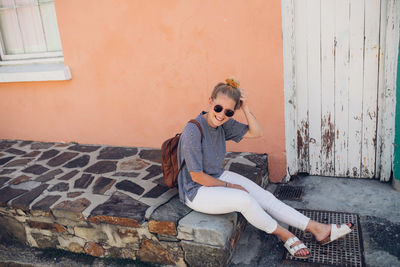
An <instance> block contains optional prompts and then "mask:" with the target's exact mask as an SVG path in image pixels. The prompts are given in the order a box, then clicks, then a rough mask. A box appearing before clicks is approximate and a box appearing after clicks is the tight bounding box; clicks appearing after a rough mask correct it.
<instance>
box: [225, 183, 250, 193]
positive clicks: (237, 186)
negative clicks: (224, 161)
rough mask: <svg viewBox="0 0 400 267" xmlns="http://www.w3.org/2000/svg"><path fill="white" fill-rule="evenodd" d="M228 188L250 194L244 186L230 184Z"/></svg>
mask: <svg viewBox="0 0 400 267" xmlns="http://www.w3.org/2000/svg"><path fill="white" fill-rule="evenodd" d="M228 187H229V188H234V189H239V190H242V191H245V192H247V193H248V192H249V191H247V190H246V188H244V187H243V186H241V185H238V184H231V183H228Z"/></svg>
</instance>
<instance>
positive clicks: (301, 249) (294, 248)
mask: <svg viewBox="0 0 400 267" xmlns="http://www.w3.org/2000/svg"><path fill="white" fill-rule="evenodd" d="M282 241H283V240H282ZM283 242H284V246H285V248H286V249H287V250H288V251H289V253H290V254H291V255H292V256H294V257H296V258H299V259H307V258H309V257H310V256H311V253H310V251H309V250H308V248H307V247H306V246H305V245H304V243H303V242H301V241H300V240H299V239H298V238H297V237H296V236H294V235H293V236H292V237H291V238H289V239H287V240H285V241H283Z"/></svg>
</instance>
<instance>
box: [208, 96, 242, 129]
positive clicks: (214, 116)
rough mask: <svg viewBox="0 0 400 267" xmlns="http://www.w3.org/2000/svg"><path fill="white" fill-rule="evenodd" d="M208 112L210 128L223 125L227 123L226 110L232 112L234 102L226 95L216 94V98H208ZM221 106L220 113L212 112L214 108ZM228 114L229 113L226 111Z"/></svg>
mask: <svg viewBox="0 0 400 267" xmlns="http://www.w3.org/2000/svg"><path fill="white" fill-rule="evenodd" d="M209 104H210V106H209V110H208V119H207V121H208V124H210V125H211V127H214V128H216V127H218V126H220V125H222V124H224V123H225V122H227V121H228V119H229V117H228V116H226V113H227V110H230V111H234V108H235V101H234V100H233V99H232V98H230V97H229V96H227V95H224V94H221V93H219V94H217V97H216V98H214V99H212V98H211V97H210V99H209ZM217 105H219V106H221V107H222V108H223V110H222V111H221V112H216V111H215V110H214V108H215V106H217ZM228 114H229V111H228Z"/></svg>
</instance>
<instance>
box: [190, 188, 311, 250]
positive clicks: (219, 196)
mask: <svg viewBox="0 0 400 267" xmlns="http://www.w3.org/2000/svg"><path fill="white" fill-rule="evenodd" d="M186 205H187V206H188V207H190V208H191V209H193V210H195V211H198V212H202V213H207V214H225V213H230V212H235V211H236V212H240V213H242V214H243V216H244V217H245V218H246V219H247V221H248V222H249V223H251V224H252V225H253V226H255V227H256V228H258V229H260V230H262V231H265V232H267V233H272V234H275V235H277V236H278V237H279V238H280V239H281V240H282V241H283V242H286V240H287V239H289V238H291V237H293V236H294V235H293V234H292V233H291V232H289V231H288V230H287V229H285V228H283V227H282V226H280V225H278V223H277V222H276V221H275V220H274V219H273V218H271V216H269V215H268V214H267V213H266V212H265V211H264V209H263V208H262V207H261V206H260V205H259V203H258V202H257V201H256V200H255V199H254V198H253V197H252V196H251V195H250V194H248V193H246V192H244V191H242V190H238V189H233V188H226V187H206V186H202V187H200V188H199V190H198V192H197V195H196V197H195V198H194V200H193V201H190V200H188V199H186ZM300 243H301V242H296V243H294V244H293V245H292V247H294V246H297V245H299V244H300ZM309 253H310V252H309V251H308V249H300V250H299V251H298V252H297V253H296V255H297V256H306V255H308V254H309Z"/></svg>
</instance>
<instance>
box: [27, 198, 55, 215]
mask: <svg viewBox="0 0 400 267" xmlns="http://www.w3.org/2000/svg"><path fill="white" fill-rule="evenodd" d="M60 198H61V196H46V197H44V198H42V199H41V200H39V201H38V202H36V203H35V204H34V205H33V206H32V210H31V211H32V212H36V211H37V212H39V211H46V212H48V211H50V206H51V205H53V204H54V203H56V201H57V200H59V199H60ZM34 216H36V215H34Z"/></svg>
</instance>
